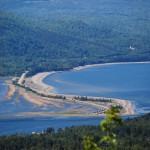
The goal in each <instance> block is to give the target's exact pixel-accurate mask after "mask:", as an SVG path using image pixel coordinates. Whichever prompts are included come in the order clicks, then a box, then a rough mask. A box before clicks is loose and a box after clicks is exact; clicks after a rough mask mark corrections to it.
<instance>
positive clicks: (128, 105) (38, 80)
mask: <svg viewBox="0 0 150 150" xmlns="http://www.w3.org/2000/svg"><path fill="white" fill-rule="evenodd" d="M145 63H150V61H147V62H121V63H104V64H93V65H85V66H79V67H76V68H73V69H72V71H79V70H82V69H87V68H90V67H97V66H105V65H119V64H145ZM54 73H56V72H42V73H37V74H36V75H34V76H33V77H32V78H31V80H33V82H34V83H35V84H36V85H38V86H41V87H42V88H43V89H45V90H44V91H46V89H48V88H49V90H48V93H49V94H51V95H54V96H59V95H60V96H66V97H69V98H72V97H73V96H76V95H67V94H59V93H54V92H53V89H54V87H53V86H51V85H48V84H46V83H44V82H43V80H44V79H45V78H46V77H47V76H49V75H51V74H54ZM91 98H95V97H91ZM97 98H104V97H97ZM105 99H112V100H113V101H114V102H117V104H120V105H121V106H123V107H124V108H125V112H124V113H123V115H134V114H135V105H134V104H133V103H132V102H131V101H129V100H124V99H117V98H110V97H109V98H105ZM87 103H88V104H90V102H87ZM91 103H92V102H91Z"/></svg>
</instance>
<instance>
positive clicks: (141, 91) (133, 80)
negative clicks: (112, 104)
mask: <svg viewBox="0 0 150 150" xmlns="http://www.w3.org/2000/svg"><path fill="white" fill-rule="evenodd" d="M44 82H45V83H47V84H49V85H52V86H53V87H54V88H55V89H54V92H55V93H64V94H73V95H74V94H75V95H83V96H84V95H88V96H104V97H113V98H120V99H127V100H131V101H132V102H133V103H135V105H136V108H137V111H138V113H143V112H150V63H138V64H113V65H103V66H97V67H90V68H86V69H83V70H79V71H73V70H72V71H64V72H57V73H55V74H53V75H50V76H48V77H47V78H45V79H44Z"/></svg>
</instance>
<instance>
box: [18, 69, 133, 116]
mask: <svg viewBox="0 0 150 150" xmlns="http://www.w3.org/2000/svg"><path fill="white" fill-rule="evenodd" d="M53 73H54V72H43V73H38V74H37V75H34V76H33V77H31V78H29V79H28V78H27V79H26V82H25V87H29V88H30V89H32V90H34V91H36V93H38V94H39V95H37V94H35V93H33V92H30V93H29V92H26V91H25V90H24V91H20V95H22V96H24V97H25V99H27V100H28V101H30V102H31V103H34V104H36V105H39V106H44V105H54V106H57V107H61V106H62V107H63V104H65V103H66V102H68V103H72V104H74V103H75V104H80V105H83V106H84V105H86V106H88V107H94V108H95V113H96V114H97V115H102V114H103V113H104V111H105V110H107V109H108V108H110V107H111V105H121V106H122V107H123V110H122V112H121V114H122V115H133V114H135V112H134V106H133V104H132V102H130V101H128V100H121V99H115V98H104V97H88V99H89V100H87V101H81V100H76V99H74V97H75V95H64V94H62V95H61V94H55V93H52V89H53V87H52V86H49V85H47V84H45V83H43V79H44V78H45V77H47V76H48V75H51V74H53ZM40 95H48V96H65V100H63V99H61V98H58V99H57V98H47V99H46V98H45V97H43V96H40ZM95 98H96V99H106V100H110V99H111V100H112V102H110V103H109V102H100V101H92V99H95ZM90 99H91V100H90ZM72 111H73V112H74V114H76V115H77V114H78V112H80V113H82V112H81V111H75V110H72ZM69 112H71V110H69ZM75 112H76V113H75ZM57 113H58V112H56V114H57ZM64 113H65V112H64ZM80 113H79V114H80ZM59 114H61V113H59ZM67 114H69V113H67ZM83 114H88V113H83ZM90 114H91V112H90V113H89V115H90ZM92 115H93V114H92Z"/></svg>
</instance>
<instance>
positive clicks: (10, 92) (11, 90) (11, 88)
mask: <svg viewBox="0 0 150 150" xmlns="http://www.w3.org/2000/svg"><path fill="white" fill-rule="evenodd" d="M6 84H7V85H8V92H7V94H6V99H8V100H9V99H11V97H12V96H13V95H14V93H15V92H16V86H15V85H13V84H12V82H11V81H10V80H6Z"/></svg>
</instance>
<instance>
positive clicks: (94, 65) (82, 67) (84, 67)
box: [72, 61, 150, 71]
mask: <svg viewBox="0 0 150 150" xmlns="http://www.w3.org/2000/svg"><path fill="white" fill-rule="evenodd" d="M148 63H150V61H141V62H138V61H137V62H113V63H101V64H91V65H84V66H78V67H75V68H73V69H72V70H74V71H80V70H83V69H87V68H91V67H99V66H109V65H121V64H122V65H126V64H148Z"/></svg>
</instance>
